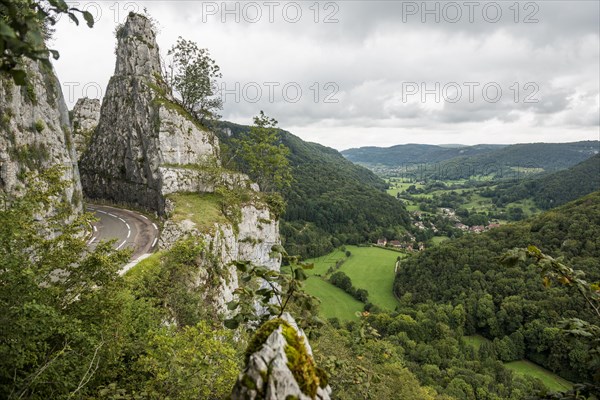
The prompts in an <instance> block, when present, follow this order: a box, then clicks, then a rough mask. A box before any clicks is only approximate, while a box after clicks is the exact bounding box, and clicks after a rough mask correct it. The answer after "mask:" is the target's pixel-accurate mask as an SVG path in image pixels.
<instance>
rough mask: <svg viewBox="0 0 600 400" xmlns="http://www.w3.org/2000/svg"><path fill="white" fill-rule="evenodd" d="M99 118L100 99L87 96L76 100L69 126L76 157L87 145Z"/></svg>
mask: <svg viewBox="0 0 600 400" xmlns="http://www.w3.org/2000/svg"><path fill="white" fill-rule="evenodd" d="M99 120H100V100H98V99H88V98H87V97H84V98H82V99H79V100H77V103H76V104H75V107H73V110H71V126H72V130H73V143H74V144H75V152H76V154H77V158H78V159H79V157H81V154H82V153H83V152H84V151H85V149H86V148H87V147H88V145H89V142H90V140H91V138H92V133H93V132H94V130H95V129H96V127H97V126H98V122H99Z"/></svg>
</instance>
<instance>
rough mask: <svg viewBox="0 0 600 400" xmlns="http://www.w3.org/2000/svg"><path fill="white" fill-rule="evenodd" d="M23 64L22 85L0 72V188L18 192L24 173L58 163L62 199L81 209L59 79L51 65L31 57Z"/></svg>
mask: <svg viewBox="0 0 600 400" xmlns="http://www.w3.org/2000/svg"><path fill="white" fill-rule="evenodd" d="M24 64H25V68H26V70H27V75H28V83H27V85H25V86H16V85H15V84H14V83H13V81H12V78H10V77H9V76H7V75H2V74H0V110H1V112H0V193H2V192H4V193H5V194H8V195H11V194H15V193H18V192H19V190H20V187H22V184H23V178H24V175H25V173H27V172H30V171H40V170H43V169H46V168H49V167H52V166H56V165H61V166H63V167H64V173H63V179H64V180H65V181H67V182H70V184H69V185H68V187H67V188H66V191H65V194H64V195H65V196H64V198H65V200H66V201H68V202H70V203H71V204H72V205H73V207H74V212H80V211H81V209H82V194H81V184H80V181H79V171H78V168H77V161H76V156H75V151H74V148H73V143H72V138H71V132H70V127H71V123H70V121H69V113H68V109H67V106H66V104H65V101H64V98H63V94H62V91H61V88H60V83H59V81H58V79H57V77H56V75H55V73H54V71H53V70H52V68H49V67H46V66H44V65H42V64H40V63H37V62H33V61H29V60H26V61H24Z"/></svg>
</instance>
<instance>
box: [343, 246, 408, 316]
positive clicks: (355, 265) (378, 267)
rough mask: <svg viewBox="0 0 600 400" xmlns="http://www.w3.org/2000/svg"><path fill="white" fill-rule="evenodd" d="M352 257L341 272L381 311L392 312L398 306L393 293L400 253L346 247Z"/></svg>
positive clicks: (371, 248)
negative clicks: (362, 290)
mask: <svg viewBox="0 0 600 400" xmlns="http://www.w3.org/2000/svg"><path fill="white" fill-rule="evenodd" d="M348 250H350V251H351V252H352V256H350V258H349V259H348V260H347V261H346V262H345V263H344V265H343V266H342V268H341V271H344V272H345V273H346V275H348V276H349V277H350V279H352V283H353V284H354V286H355V287H356V288H357V289H366V290H367V291H368V292H369V301H370V302H371V303H373V304H375V305H377V306H379V307H381V308H383V309H387V310H391V311H393V310H394V309H395V308H396V305H397V304H398V302H397V300H396V298H395V297H394V293H393V286H394V277H395V274H394V267H395V265H396V258H397V257H398V256H403V255H401V253H398V252H395V251H390V250H385V249H379V248H376V247H353V246H348Z"/></svg>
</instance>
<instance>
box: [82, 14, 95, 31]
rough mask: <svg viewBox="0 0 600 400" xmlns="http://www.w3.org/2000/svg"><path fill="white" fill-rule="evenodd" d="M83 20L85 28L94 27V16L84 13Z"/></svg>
mask: <svg viewBox="0 0 600 400" xmlns="http://www.w3.org/2000/svg"><path fill="white" fill-rule="evenodd" d="M83 18H84V19H85V22H87V26H89V27H90V28H93V27H94V16H93V15H92V14H90V13H89V12H88V11H84V12H83Z"/></svg>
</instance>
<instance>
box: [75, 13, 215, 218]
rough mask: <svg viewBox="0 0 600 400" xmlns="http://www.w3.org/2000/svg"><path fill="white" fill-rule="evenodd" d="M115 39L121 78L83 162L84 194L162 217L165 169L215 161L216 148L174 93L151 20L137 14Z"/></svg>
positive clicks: (113, 81)
mask: <svg viewBox="0 0 600 400" xmlns="http://www.w3.org/2000/svg"><path fill="white" fill-rule="evenodd" d="M117 39H118V45H117V61H116V66H115V73H114V75H113V77H112V78H111V79H110V81H109V84H108V87H107V90H106V95H105V97H104V99H103V102H102V108H101V111H100V119H99V122H98V126H97V128H96V131H95V133H94V135H93V136H92V138H91V141H90V144H89V147H88V149H87V150H86V151H85V152H84V154H83V155H82V157H81V161H80V168H81V178H82V184H83V188H84V191H85V193H86V195H87V196H89V197H91V198H102V199H108V200H113V201H115V202H120V203H130V204H135V205H138V206H141V207H144V208H147V209H150V210H152V211H156V212H157V213H158V214H160V215H163V214H164V205H165V203H164V201H165V198H164V194H163V190H162V188H163V175H164V173H165V171H168V170H169V169H170V168H177V167H178V166H185V165H190V164H198V163H203V162H211V161H213V162H214V160H216V159H217V157H218V142H217V139H216V138H215V137H214V135H213V134H212V133H210V132H208V131H207V130H205V129H203V128H202V127H201V126H199V125H198V124H197V123H195V122H194V120H193V119H192V118H191V117H190V116H189V115H187V113H186V112H185V111H184V110H183V109H182V108H181V107H180V106H179V105H178V104H177V103H175V102H174V100H173V98H172V97H171V95H170V94H169V91H168V88H167V86H166V85H165V83H164V82H163V81H162V78H161V68H160V56H159V50H158V45H157V44H156V36H155V33H154V31H153V29H152V25H151V22H150V21H149V20H148V19H147V18H145V17H144V16H141V15H135V14H131V15H130V16H129V18H128V20H127V22H126V23H125V25H124V26H123V27H121V28H120V29H119V31H118V33H117Z"/></svg>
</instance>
